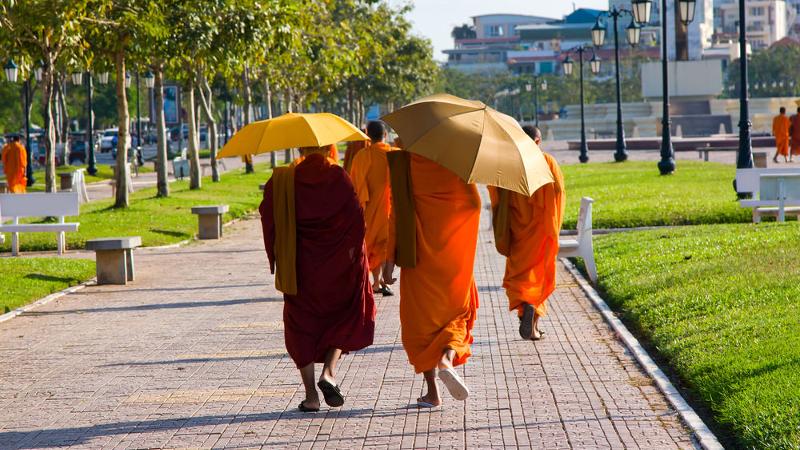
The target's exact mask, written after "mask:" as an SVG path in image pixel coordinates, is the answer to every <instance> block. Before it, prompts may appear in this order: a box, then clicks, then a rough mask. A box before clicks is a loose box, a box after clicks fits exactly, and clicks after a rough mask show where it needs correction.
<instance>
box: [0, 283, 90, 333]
mask: <svg viewBox="0 0 800 450" xmlns="http://www.w3.org/2000/svg"><path fill="white" fill-rule="evenodd" d="M96 281H97V278H96V277H92V278H91V279H89V280H86V281H84V282H83V283H81V284H77V285H75V286H71V287H68V288H66V289H64V290H62V291H59V292H54V293H52V294H50V295H48V296H46V297H42V298H40V299H39V300H36V301H35V302H33V303H28V304H27V305H25V306H20V307H19V308H17V309H15V310H13V311H9V312H7V313H5V314H3V315H1V316H0V323H3V322H5V321H7V320H11V319H13V318H14V317H17V316H18V315H20V314H22V313H24V312H27V311H30V310H31V309H34V308H38V307H39V306H42V305H46V304H48V303H50V302H52V301H53V300H55V299H57V298H60V297H63V296H65V295H67V294H72V293H73V292H77V291H80V290H81V289H83V288H85V287H86V286H88V285H90V284H92V283H95V282H96Z"/></svg>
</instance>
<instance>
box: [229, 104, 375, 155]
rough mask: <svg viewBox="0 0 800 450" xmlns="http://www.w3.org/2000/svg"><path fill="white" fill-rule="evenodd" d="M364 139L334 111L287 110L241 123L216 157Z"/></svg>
mask: <svg viewBox="0 0 800 450" xmlns="http://www.w3.org/2000/svg"><path fill="white" fill-rule="evenodd" d="M364 140H369V137H367V135H366V134H364V133H362V132H361V131H360V130H359V129H358V128H356V127H355V126H353V124H351V123H350V122H348V121H346V120H344V119H342V118H341V117H339V116H337V115H335V114H331V113H311V114H300V113H288V114H284V115H282V116H278V117H276V118H274V119H269V120H261V121H258V122H253V123H251V124H249V125H247V126H245V127H244V128H242V129H241V130H239V131H238V132H237V133H236V134H234V135H233V137H232V138H231V140H230V141H228V143H227V144H225V146H224V147H223V148H222V150H221V151H220V152H219V154H218V155H217V158H226V157H229V156H243V155H255V154H258V153H266V152H273V151H276V150H283V149H287V148H295V147H322V146H325V145H330V144H335V143H337V142H342V141H364Z"/></svg>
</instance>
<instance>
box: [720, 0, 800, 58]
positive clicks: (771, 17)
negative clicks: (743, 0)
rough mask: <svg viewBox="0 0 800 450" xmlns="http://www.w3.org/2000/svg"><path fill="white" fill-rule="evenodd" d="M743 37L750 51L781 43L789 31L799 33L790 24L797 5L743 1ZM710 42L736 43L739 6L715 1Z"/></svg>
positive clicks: (770, 0)
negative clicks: (712, 35) (745, 37)
mask: <svg viewBox="0 0 800 450" xmlns="http://www.w3.org/2000/svg"><path fill="white" fill-rule="evenodd" d="M746 6H747V12H746V21H747V23H746V34H747V40H748V41H749V42H750V44H751V45H752V46H753V49H754V50H758V49H764V48H768V47H769V46H771V45H772V44H774V43H775V42H777V41H779V40H781V39H783V38H784V37H786V36H787V35H788V34H789V29H790V26H789V24H790V23H791V24H792V25H791V26H792V28H793V29H795V30H797V31H800V27H797V26H796V25H795V24H794V22H795V18H796V17H797V11H798V7H800V1H797V0H793V1H791V3H790V4H788V5H787V1H786V0H747V4H746ZM714 16H715V17H714V29H715V31H714V40H715V41H725V40H736V39H737V38H738V33H739V28H738V25H739V2H738V1H737V0H716V1H715V5H714Z"/></svg>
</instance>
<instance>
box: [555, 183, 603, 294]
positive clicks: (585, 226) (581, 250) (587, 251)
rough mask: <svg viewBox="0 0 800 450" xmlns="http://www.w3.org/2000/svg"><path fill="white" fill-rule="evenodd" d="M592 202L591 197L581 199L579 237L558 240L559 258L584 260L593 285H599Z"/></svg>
mask: <svg viewBox="0 0 800 450" xmlns="http://www.w3.org/2000/svg"><path fill="white" fill-rule="evenodd" d="M592 203H594V200H592V199H591V198H589V197H583V198H582V199H581V209H580V212H579V213H578V224H577V228H578V235H577V236H575V239H572V238H559V239H558V256H559V257H561V258H575V257H580V258H583V263H584V264H586V272H588V273H589V278H590V279H591V280H592V283H597V265H595V263H594V245H593V244H592Z"/></svg>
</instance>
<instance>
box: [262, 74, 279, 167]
mask: <svg viewBox="0 0 800 450" xmlns="http://www.w3.org/2000/svg"><path fill="white" fill-rule="evenodd" d="M264 98H265V100H266V103H267V119H268V120H269V119H272V87H271V86H270V85H269V78H266V77H265V78H264ZM277 164H278V161H277V158H276V156H275V152H269V166H270V168H273V169H274V168H275V166H276V165H277Z"/></svg>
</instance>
